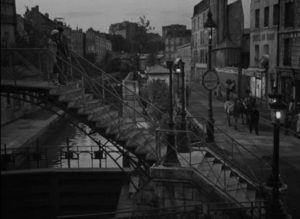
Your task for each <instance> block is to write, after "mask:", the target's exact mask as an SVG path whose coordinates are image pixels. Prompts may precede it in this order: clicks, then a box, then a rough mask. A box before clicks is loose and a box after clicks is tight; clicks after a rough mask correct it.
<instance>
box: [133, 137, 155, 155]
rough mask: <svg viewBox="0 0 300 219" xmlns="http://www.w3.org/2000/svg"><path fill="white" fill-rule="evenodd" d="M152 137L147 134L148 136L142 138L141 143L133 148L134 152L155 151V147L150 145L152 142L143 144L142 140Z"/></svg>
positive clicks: (145, 152)
mask: <svg viewBox="0 0 300 219" xmlns="http://www.w3.org/2000/svg"><path fill="white" fill-rule="evenodd" d="M150 138H151V139H153V138H154V136H152V135H148V137H146V136H145V139H144V140H143V143H142V144H139V145H138V147H137V148H136V149H135V153H136V154H147V153H153V152H155V147H153V146H152V144H147V145H146V144H145V143H144V142H146V141H147V140H149V139H150Z"/></svg>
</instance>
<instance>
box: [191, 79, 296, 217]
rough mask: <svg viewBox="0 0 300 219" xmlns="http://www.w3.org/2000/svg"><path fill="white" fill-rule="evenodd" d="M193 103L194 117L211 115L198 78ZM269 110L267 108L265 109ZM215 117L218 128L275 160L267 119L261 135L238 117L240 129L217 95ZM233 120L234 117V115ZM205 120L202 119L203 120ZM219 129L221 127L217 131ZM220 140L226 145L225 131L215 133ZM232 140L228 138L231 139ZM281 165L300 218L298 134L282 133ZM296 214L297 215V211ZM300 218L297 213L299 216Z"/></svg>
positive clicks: (290, 200)
mask: <svg viewBox="0 0 300 219" xmlns="http://www.w3.org/2000/svg"><path fill="white" fill-rule="evenodd" d="M191 90H192V92H191V97H190V106H188V107H187V108H188V111H189V112H190V113H191V114H192V115H193V116H194V117H205V118H208V92H207V91H206V90H205V89H204V88H203V87H202V85H201V84H200V83H199V82H198V83H197V84H196V83H192V84H191ZM265 110H267V109H265ZM213 113H214V114H213V117H214V120H215V127H216V129H220V130H221V131H223V132H225V133H226V134H228V135H230V136H231V137H233V138H234V139H235V140H236V141H237V142H239V143H241V144H243V145H244V146H245V147H246V148H247V149H248V150H250V151H251V152H253V153H254V154H256V155H257V156H259V157H260V158H263V159H268V160H269V162H270V163H271V159H272V151H273V127H272V124H270V123H269V122H268V121H266V120H263V119H262V120H261V121H260V131H259V136H256V135H255V133H254V132H252V134H250V133H249V130H248V128H247V127H246V125H242V124H241V120H239V121H238V130H234V127H233V126H231V127H228V124H227V118H226V116H225V113H224V108H223V101H221V100H218V99H216V98H215V97H213ZM231 121H232V122H233V119H232V118H231ZM199 122H201V121H199ZM216 132H217V131H216ZM215 138H216V143H217V144H218V146H222V147H223V145H224V143H225V141H226V140H225V138H224V135H223V136H222V135H218V133H216V135H215ZM227 144H228V142H227ZM280 160H281V161H280V162H281V163H280V165H281V166H280V167H281V170H280V172H281V176H282V178H283V181H284V182H285V183H287V184H288V186H289V189H288V191H287V199H288V200H287V202H288V205H289V208H290V209H291V211H292V212H293V213H294V214H295V216H296V215H297V216H298V217H297V218H300V212H297V210H298V209H297V207H298V206H297V201H296V200H298V199H299V197H300V189H299V186H298V185H300V139H297V138H295V137H294V136H291V135H289V136H286V135H284V134H283V133H282V131H281V135H280ZM293 216H294V215H293ZM295 218H296V217H295Z"/></svg>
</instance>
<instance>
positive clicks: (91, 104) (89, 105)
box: [77, 99, 103, 114]
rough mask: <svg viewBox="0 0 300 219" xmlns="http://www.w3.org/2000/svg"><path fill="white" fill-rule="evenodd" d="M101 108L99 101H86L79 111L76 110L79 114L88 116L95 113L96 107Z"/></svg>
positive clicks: (101, 104)
mask: <svg viewBox="0 0 300 219" xmlns="http://www.w3.org/2000/svg"><path fill="white" fill-rule="evenodd" d="M101 106H103V103H101V101H100V100H95V99H93V100H89V101H86V102H85V103H84V104H83V105H82V107H81V108H80V109H78V111H77V112H78V113H79V114H90V113H93V112H95V111H97V109H98V107H101Z"/></svg>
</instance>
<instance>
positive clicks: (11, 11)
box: [1, 0, 17, 48]
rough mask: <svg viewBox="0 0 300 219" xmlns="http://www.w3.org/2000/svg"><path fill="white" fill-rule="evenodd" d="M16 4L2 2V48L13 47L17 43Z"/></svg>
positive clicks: (13, 1)
mask: <svg viewBox="0 0 300 219" xmlns="http://www.w3.org/2000/svg"><path fill="white" fill-rule="evenodd" d="M16 26H17V16H16V2H15V0H5V1H2V0H1V48H7V47H13V46H14V45H15V43H16Z"/></svg>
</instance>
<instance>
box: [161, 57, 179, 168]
mask: <svg viewBox="0 0 300 219" xmlns="http://www.w3.org/2000/svg"><path fill="white" fill-rule="evenodd" d="M167 66H168V68H169V71H170V73H169V132H168V144H167V154H166V158H165V160H164V162H163V165H164V166H179V161H178V158H177V154H176V151H175V150H174V149H175V148H176V141H175V135H174V127H175V124H174V117H173V69H172V67H173V62H172V61H167Z"/></svg>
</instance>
